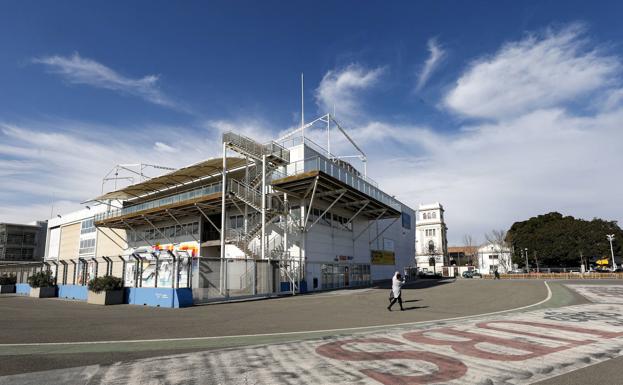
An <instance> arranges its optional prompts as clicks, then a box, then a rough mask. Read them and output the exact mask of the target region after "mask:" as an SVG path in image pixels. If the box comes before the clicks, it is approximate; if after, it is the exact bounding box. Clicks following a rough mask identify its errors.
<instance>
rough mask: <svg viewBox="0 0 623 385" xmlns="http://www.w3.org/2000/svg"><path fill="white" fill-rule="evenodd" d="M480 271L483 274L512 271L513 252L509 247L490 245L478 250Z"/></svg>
mask: <svg viewBox="0 0 623 385" xmlns="http://www.w3.org/2000/svg"><path fill="white" fill-rule="evenodd" d="M478 262H479V265H478V266H479V270H480V273H482V274H493V273H494V272H495V271H496V270H497V271H498V272H499V273H500V274H505V273H508V272H509V271H511V270H512V268H513V267H512V266H513V262H512V259H511V250H510V248H508V247H507V246H504V245H499V244H495V243H489V244H486V245H483V246H481V247H479V248H478Z"/></svg>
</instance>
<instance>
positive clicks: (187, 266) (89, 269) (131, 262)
mask: <svg viewBox="0 0 623 385" xmlns="http://www.w3.org/2000/svg"><path fill="white" fill-rule="evenodd" d="M191 268H192V260H191V257H190V256H187V255H182V256H180V255H175V254H174V253H172V252H170V251H162V252H161V253H160V255H157V254H156V253H150V255H145V254H142V255H140V254H136V253H135V254H132V255H129V256H119V255H118V256H105V257H98V258H95V257H93V258H71V259H63V260H59V261H44V262H31V263H15V264H3V265H0V275H11V276H15V277H16V279H17V283H27V282H28V277H30V276H31V275H33V274H34V273H36V272H39V271H50V272H52V275H53V277H54V280H55V284H56V285H59V286H60V285H77V286H86V285H88V283H89V281H90V280H91V279H93V278H97V277H101V276H106V275H110V276H115V277H119V278H121V280H122V282H123V284H124V286H125V287H160V288H185V287H191V274H192V272H191Z"/></svg>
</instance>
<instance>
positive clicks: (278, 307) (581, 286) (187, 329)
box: [0, 280, 623, 385]
mask: <svg viewBox="0 0 623 385" xmlns="http://www.w3.org/2000/svg"><path fill="white" fill-rule="evenodd" d="M621 289H623V285H619V284H617V281H602V282H596V281H590V282H587V281H575V282H570V281H560V282H547V283H546V282H543V281H485V280H457V281H446V282H438V281H420V282H417V283H416V284H412V285H411V286H410V287H409V288H407V289H405V291H404V297H405V300H406V301H409V302H406V303H405V307H406V308H408V310H407V311H404V312H400V311H393V312H388V311H387V310H385V309H384V306H385V303H386V301H387V298H386V296H387V289H386V288H381V287H380V288H369V289H360V290H344V291H336V292H328V293H323V294H316V295H309V296H299V297H289V298H281V299H272V300H264V301H253V302H244V303H231V304H220V305H211V306H202V307H194V308H190V309H183V310H170V309H146V308H140V307H131V306H118V307H106V308H99V307H93V306H88V305H86V304H81V303H75V302H66V301H60V300H46V301H44V302H45V304H44V302H34V303H33V302H30V301H31V300H30V299H28V298H15V297H1V298H0V301H2V306H3V308H5V307H6V308H10V309H12V310H13V311H14V313H15V315H14V316H12V317H14V318H12V319H11V320H8V321H7V320H3V321H2V322H3V325H2V326H3V327H2V341H8V342H6V343H3V344H1V345H0V355H2V362H4V363H5V364H4V365H2V374H4V375H5V376H4V377H0V384H5V383H6V384H9V383H10V384H39V383H49V384H66V383H72V384H73V383H76V384H86V383H88V384H126V383H131V384H144V383H150V384H151V383H156V384H160V383H162V384H169V383H171V384H187V383H196V384H203V383H205V384H273V383H274V384H277V383H278V384H307V383H317V384H328V383H344V384H378V383H382V384H437V383H448V384H466V383H470V384H472V383H473V384H532V383H539V382H540V383H543V384H552V385H553V384H572V383H573V384H575V383H578V384H579V383H583V382H574V381H582V380H586V376H590V378H592V379H593V380H595V379H599V382H600V383H604V384H609V383H618V382H616V381H617V379H618V370H617V366H618V362H619V361H620V358H619V357H620V356H621V352H622V351H623V304H621V303H620V301H619V300H618V297H617V296H616V293H617V292H618V291H620V290H621ZM613 293H615V294H613ZM608 298H611V299H608ZM39 305H43V306H39ZM35 307H40V308H41V309H40V310H41V313H40V314H41V315H42V314H49V315H50V316H51V319H48V320H47V322H49V323H51V324H55V323H59V322H66V324H65V327H64V328H63V327H62V325H56V326H51V327H50V328H48V332H47V333H46V332H45V327H44V324H43V323H45V320H44V319H41V320H40V319H39V317H36V315H35V314H33V313H31V312H32V310H27V309H32V308H35ZM70 308H71V309H72V310H75V309H78V310H79V311H74V314H73V316H72V314H68V312H67V310H68V309H70ZM20 309H21V310H20ZM123 311H125V312H126V315H125V317H124V316H123V314H124V313H123ZM107 312H111V313H110V319H107V320H106V321H105V322H103V323H102V324H103V326H102V327H99V328H98V327H94V325H93V324H92V323H94V322H96V320H97V319H98V317H102V316H103V314H106V313H107ZM19 317H22V319H21V320H20V319H18V318H19ZM63 317H68V318H67V319H64V318H63ZM69 317H73V321H71V322H70V321H69ZM79 317H82V321H83V322H79ZM115 317H118V318H117V323H120V324H122V325H123V326H121V327H112V326H111V325H110V324H109V322H112V321H111V320H113V319H114V318H115ZM227 320H229V321H227ZM254 321H255V322H254ZM271 321H272V322H271ZM37 322H42V324H41V325H39V324H37ZM141 323H143V324H142V325H141ZM11 325H12V326H11ZM68 325H71V327H68ZM74 325H75V326H74ZM162 325H171V326H172V327H171V328H165V327H164V326H162ZM192 325H195V326H192ZM228 325H229V326H230V327H229V326H228ZM136 327H142V329H141V330H143V332H142V333H138V332H136V330H135V328H136ZM29 328H31V330H32V333H26V332H25V331H26V330H27V329H29ZM42 328H43V329H42ZM11 329H13V332H12V333H11V331H10V330H11ZM114 329H123V330H124V331H114ZM85 330H91V331H90V334H89V333H87V332H86V331H85ZM145 330H146V331H145ZM124 333H125V334H124ZM44 336H45V337H44ZM69 336H71V338H70V337H69ZM133 336H136V337H135V338H132V337H133ZM88 341H95V343H87V342H88ZM583 376H584V377H583ZM613 381H614V382H613ZM584 383H585V382H584Z"/></svg>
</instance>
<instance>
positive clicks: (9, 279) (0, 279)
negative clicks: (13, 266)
mask: <svg viewBox="0 0 623 385" xmlns="http://www.w3.org/2000/svg"><path fill="white" fill-rule="evenodd" d="M16 283H17V277H16V276H14V275H3V276H0V285H15V284H16Z"/></svg>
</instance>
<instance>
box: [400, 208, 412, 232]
mask: <svg viewBox="0 0 623 385" xmlns="http://www.w3.org/2000/svg"><path fill="white" fill-rule="evenodd" d="M402 227H403V228H405V229H411V215H409V214H407V213H405V212H403V213H402Z"/></svg>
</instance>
